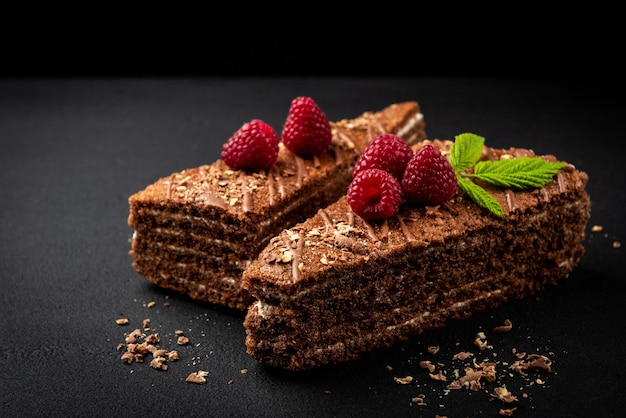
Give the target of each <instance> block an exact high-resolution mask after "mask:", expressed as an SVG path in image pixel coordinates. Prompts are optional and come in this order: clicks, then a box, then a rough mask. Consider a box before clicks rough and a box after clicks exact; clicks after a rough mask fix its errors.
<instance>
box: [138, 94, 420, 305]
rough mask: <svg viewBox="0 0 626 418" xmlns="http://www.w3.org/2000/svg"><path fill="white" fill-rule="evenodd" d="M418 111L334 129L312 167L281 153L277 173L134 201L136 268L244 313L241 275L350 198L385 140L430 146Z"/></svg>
mask: <svg viewBox="0 0 626 418" xmlns="http://www.w3.org/2000/svg"><path fill="white" fill-rule="evenodd" d="M424 127H425V124H424V118H423V115H422V113H421V110H420V107H419V105H418V103H417V102H403V103H397V104H393V105H390V106H388V107H386V108H384V109H382V110H380V111H377V112H366V113H364V114H362V115H361V116H359V117H357V118H355V119H351V120H348V119H346V120H342V121H339V122H335V123H333V122H331V129H332V142H331V145H330V146H329V147H328V149H327V150H326V151H324V152H323V153H322V154H320V155H318V156H316V157H314V158H310V159H304V158H301V157H297V156H296V155H295V154H293V153H291V152H290V151H288V150H287V149H286V148H285V147H284V146H283V144H282V143H281V144H280V149H279V155H278V160H277V162H276V163H275V164H274V166H273V167H272V168H271V169H270V170H268V171H258V172H247V171H241V170H233V169H231V168H229V167H228V166H227V165H226V164H225V163H224V162H223V161H221V160H218V161H216V162H214V163H213V164H210V165H204V166H201V167H196V168H190V169H187V170H183V171H181V172H177V173H173V174H171V175H169V176H167V177H164V178H161V179H159V180H157V181H156V182H155V183H154V184H151V185H149V186H148V187H146V188H145V189H144V190H142V191H140V192H137V193H135V194H133V195H132V196H130V198H129V205H130V215H129V217H128V224H129V226H130V227H132V228H133V229H134V233H133V238H132V248H131V251H130V254H131V256H132V259H133V261H132V263H133V266H134V268H135V269H136V270H137V271H138V272H139V273H140V274H141V275H143V276H145V277H146V278H147V279H148V280H149V281H150V282H152V283H154V284H156V285H158V286H161V287H163V288H166V289H171V290H174V291H177V292H181V293H184V294H187V295H188V296H190V297H191V298H193V299H198V300H203V301H207V302H211V303H214V304H218V305H223V306H226V307H229V308H235V309H239V310H244V309H246V308H247V307H248V306H249V304H250V303H251V302H252V300H253V299H252V298H251V297H250V295H249V293H248V292H247V291H246V290H244V289H243V288H242V287H241V274H242V272H243V271H244V269H245V268H246V267H248V265H249V264H250V263H251V261H252V260H253V259H255V258H256V257H257V255H258V253H259V252H260V251H261V249H263V248H264V247H265V246H266V245H267V243H268V242H269V240H270V238H272V237H273V236H275V235H277V234H278V233H279V232H280V231H281V230H283V229H284V228H287V227H289V226H292V225H294V224H295V223H297V222H300V221H303V220H305V219H306V218H307V217H309V216H312V215H314V214H315V212H316V211H317V209H318V208H320V207H323V206H326V205H328V204H330V203H331V202H333V201H335V200H337V199H338V198H339V197H340V196H341V195H344V194H345V193H346V190H347V187H348V184H349V183H350V180H351V176H352V170H353V167H354V164H355V162H356V159H357V158H358V156H359V155H360V152H361V151H362V150H363V148H364V147H365V146H366V145H367V143H368V142H369V141H370V140H371V139H372V138H373V137H375V136H377V135H379V134H382V133H387V132H391V133H395V134H396V135H398V136H400V137H402V138H403V139H404V140H405V141H406V142H408V143H409V144H412V143H415V142H418V141H421V140H423V139H424V138H425V133H424Z"/></svg>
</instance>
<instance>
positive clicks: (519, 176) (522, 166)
mask: <svg viewBox="0 0 626 418" xmlns="http://www.w3.org/2000/svg"><path fill="white" fill-rule="evenodd" d="M564 165H565V163H560V162H550V161H546V160H544V159H543V158H538V157H533V158H531V157H520V158H514V159H503V160H497V161H481V162H479V163H478V164H476V166H475V167H474V174H473V175H471V174H468V175H466V176H467V177H476V178H479V179H481V180H483V181H486V182H488V183H491V184H493V185H496V186H500V187H508V188H511V189H518V190H522V189H531V188H537V187H544V186H545V185H547V184H548V183H550V182H551V181H552V178H553V177H554V175H555V174H556V173H557V172H558V171H559V170H560V169H561V168H562V167H563V166H564Z"/></svg>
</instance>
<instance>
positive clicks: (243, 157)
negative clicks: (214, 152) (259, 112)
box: [222, 119, 280, 171]
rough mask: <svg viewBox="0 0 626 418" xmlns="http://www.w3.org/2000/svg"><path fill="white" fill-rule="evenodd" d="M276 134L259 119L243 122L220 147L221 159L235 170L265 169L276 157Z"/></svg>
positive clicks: (272, 163) (278, 140) (277, 141)
mask: <svg viewBox="0 0 626 418" xmlns="http://www.w3.org/2000/svg"><path fill="white" fill-rule="evenodd" d="M279 142H280V139H279V138H278V134H277V133H276V131H275V130H274V128H272V127H271V126H269V125H268V124H266V123H265V122H263V121H262V120H259V119H253V120H251V121H250V122H248V123H244V124H243V125H242V126H241V128H239V130H237V132H235V133H234V134H233V136H231V137H230V139H229V140H228V141H227V142H226V143H225V144H224V146H223V147H222V160H224V162H225V163H226V164H228V165H229V166H230V167H231V168H233V169H235V170H239V169H248V170H255V171H256V170H267V169H269V168H270V167H271V166H272V165H274V163H275V162H276V159H277V158H278V143H279Z"/></svg>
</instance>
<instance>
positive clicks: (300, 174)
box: [293, 154, 306, 187]
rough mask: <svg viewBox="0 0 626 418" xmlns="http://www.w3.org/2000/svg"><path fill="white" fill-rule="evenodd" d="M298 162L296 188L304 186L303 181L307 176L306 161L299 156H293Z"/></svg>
mask: <svg viewBox="0 0 626 418" xmlns="http://www.w3.org/2000/svg"><path fill="white" fill-rule="evenodd" d="M293 157H294V158H295V160H296V187H301V186H302V179H303V178H304V176H305V175H306V165H305V164H304V159H303V158H302V157H299V156H297V155H295V154H294V155H293Z"/></svg>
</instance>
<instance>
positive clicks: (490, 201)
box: [456, 173, 505, 218]
mask: <svg viewBox="0 0 626 418" xmlns="http://www.w3.org/2000/svg"><path fill="white" fill-rule="evenodd" d="M456 179H457V184H458V185H459V188H460V189H461V190H463V191H464V192H465V193H466V194H467V195H468V196H469V197H470V198H471V199H472V200H473V201H474V202H475V203H476V204H477V205H478V206H480V207H483V208H485V209H487V210H489V211H490V212H491V213H493V214H494V215H496V216H498V217H500V218H504V216H505V215H504V209H502V206H500V202H498V201H497V200H496V198H495V197H493V196H492V195H490V194H489V193H488V192H487V191H486V190H485V189H483V188H482V187H480V186H479V185H477V184H476V183H474V182H473V181H471V180H467V179H464V178H463V177H461V175H460V174H458V173H457V175H456Z"/></svg>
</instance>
